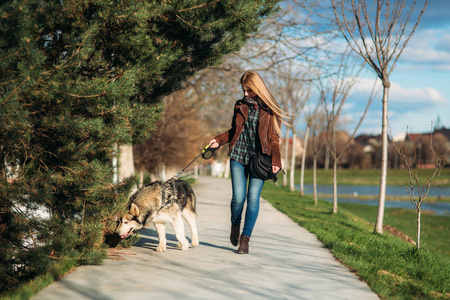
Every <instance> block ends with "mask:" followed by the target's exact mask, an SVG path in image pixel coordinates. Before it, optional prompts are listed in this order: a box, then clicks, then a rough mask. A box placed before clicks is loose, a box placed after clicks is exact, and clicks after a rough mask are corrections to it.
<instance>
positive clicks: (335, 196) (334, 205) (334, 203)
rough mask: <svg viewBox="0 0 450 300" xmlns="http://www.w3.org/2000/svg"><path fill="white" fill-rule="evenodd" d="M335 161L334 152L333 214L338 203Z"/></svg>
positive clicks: (336, 210) (336, 209) (335, 212)
mask: <svg viewBox="0 0 450 300" xmlns="http://www.w3.org/2000/svg"><path fill="white" fill-rule="evenodd" d="M337 201H338V199H337V161H336V154H335V155H334V163H333V214H337V212H338V204H337Z"/></svg>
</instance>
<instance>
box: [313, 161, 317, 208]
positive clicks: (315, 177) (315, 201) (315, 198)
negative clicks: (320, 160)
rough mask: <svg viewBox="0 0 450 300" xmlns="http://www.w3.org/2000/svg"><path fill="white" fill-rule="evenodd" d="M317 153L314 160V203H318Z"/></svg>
mask: <svg viewBox="0 0 450 300" xmlns="http://www.w3.org/2000/svg"><path fill="white" fill-rule="evenodd" d="M316 170H317V155H316V154H314V162H313V186H314V205H317V176H316Z"/></svg>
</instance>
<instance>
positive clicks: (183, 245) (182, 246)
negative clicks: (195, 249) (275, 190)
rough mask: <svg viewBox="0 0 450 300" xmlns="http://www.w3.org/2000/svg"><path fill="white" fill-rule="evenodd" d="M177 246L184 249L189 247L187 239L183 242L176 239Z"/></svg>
mask: <svg viewBox="0 0 450 300" xmlns="http://www.w3.org/2000/svg"><path fill="white" fill-rule="evenodd" d="M177 248H180V249H181V250H183V251H186V250H187V249H189V241H188V240H186V241H185V242H184V243H182V242H180V241H178V244H177Z"/></svg>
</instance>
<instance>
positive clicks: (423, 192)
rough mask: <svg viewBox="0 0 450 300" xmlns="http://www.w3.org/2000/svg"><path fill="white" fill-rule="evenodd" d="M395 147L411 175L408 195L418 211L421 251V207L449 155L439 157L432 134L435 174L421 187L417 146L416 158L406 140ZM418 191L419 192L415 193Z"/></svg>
mask: <svg viewBox="0 0 450 300" xmlns="http://www.w3.org/2000/svg"><path fill="white" fill-rule="evenodd" d="M393 144H394V147H395V149H396V150H397V152H398V153H399V154H400V156H401V157H402V158H403V161H404V163H405V165H406V168H407V169H408V174H409V186H408V187H407V189H408V194H409V199H410V201H411V203H412V204H413V206H414V208H415V209H416V211H417V243H416V245H417V249H420V247H421V246H420V245H421V241H420V224H421V206H422V203H423V201H424V200H425V199H426V198H427V196H428V192H429V191H430V188H431V183H432V182H433V179H434V178H435V177H439V175H440V173H441V170H442V169H443V168H444V166H445V164H446V163H447V159H448V153H446V154H444V155H441V156H438V154H436V152H435V151H434V149H433V134H432V133H430V151H431V152H432V153H433V156H434V159H435V168H434V172H433V174H432V175H431V176H430V177H427V178H426V180H425V183H424V185H423V186H422V187H421V185H420V183H419V178H418V175H417V170H418V168H419V167H418V166H419V163H418V156H417V147H416V146H417V145H414V156H413V157H414V158H412V157H411V156H409V155H408V153H407V152H408V151H407V146H406V139H405V143H404V145H403V146H401V145H400V146H397V145H396V144H395V143H393ZM413 159H414V161H415V163H414V161H413ZM414 166H415V167H414ZM415 190H417V191H415Z"/></svg>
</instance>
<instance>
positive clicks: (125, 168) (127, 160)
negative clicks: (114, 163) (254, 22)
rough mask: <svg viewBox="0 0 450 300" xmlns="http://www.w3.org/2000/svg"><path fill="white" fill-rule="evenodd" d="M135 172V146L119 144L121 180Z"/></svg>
mask: <svg viewBox="0 0 450 300" xmlns="http://www.w3.org/2000/svg"><path fill="white" fill-rule="evenodd" d="M134 173H135V171H134V158H133V146H132V145H124V146H119V178H118V179H119V182H121V181H122V180H123V179H124V178H126V177H130V176H133V175H134Z"/></svg>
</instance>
